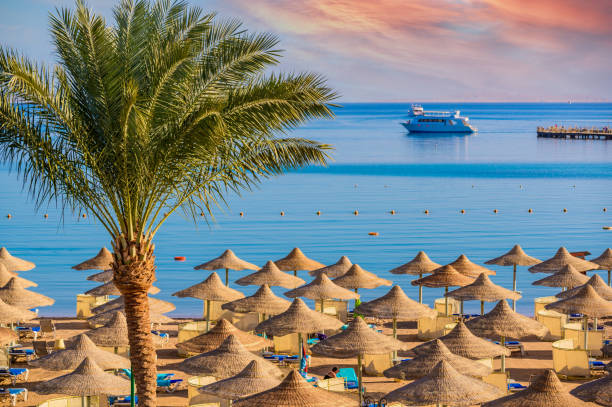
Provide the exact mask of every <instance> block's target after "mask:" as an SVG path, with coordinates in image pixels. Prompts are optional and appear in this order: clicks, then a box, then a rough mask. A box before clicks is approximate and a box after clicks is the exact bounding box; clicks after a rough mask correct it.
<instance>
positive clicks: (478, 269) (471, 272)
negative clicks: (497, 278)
mask: <svg viewBox="0 0 612 407" xmlns="http://www.w3.org/2000/svg"><path fill="white" fill-rule="evenodd" d="M449 265H450V266H452V267H453V268H454V269H455V270H457V271H458V272H459V273H461V274H463V275H466V276H468V277H472V278H476V277H478V276H479V275H481V274H482V273H485V274H487V275H490V276H494V275H495V271H493V270H491V269H488V268H486V267H483V266H480V265H478V264H476V263H474V262H473V261H471V260H470V259H468V258H467V256H466V255H465V254H462V255H460V256H459V257H457V259H456V260H455V261H453V262H452V263H449Z"/></svg>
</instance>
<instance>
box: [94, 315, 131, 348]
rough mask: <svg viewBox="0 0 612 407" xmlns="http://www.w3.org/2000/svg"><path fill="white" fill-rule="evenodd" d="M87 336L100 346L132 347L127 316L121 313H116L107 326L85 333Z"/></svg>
mask: <svg viewBox="0 0 612 407" xmlns="http://www.w3.org/2000/svg"><path fill="white" fill-rule="evenodd" d="M85 335H87V336H88V337H89V339H91V341H92V342H93V343H95V344H96V345H98V346H108V347H121V346H129V345H130V342H129V341H128V326H127V321H126V320H125V315H124V314H123V313H122V312H119V311H115V313H114V315H113V317H112V318H111V320H110V321H109V322H108V323H107V324H106V325H104V326H101V327H99V328H95V329H92V330H91V331H88V332H85Z"/></svg>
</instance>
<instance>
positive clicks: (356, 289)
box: [353, 288, 359, 310]
mask: <svg viewBox="0 0 612 407" xmlns="http://www.w3.org/2000/svg"><path fill="white" fill-rule="evenodd" d="M358 290H359V289H358V288H355V294H357V295H359V293H358V292H357V291H358ZM358 299H359V298H355V306H354V307H353V310H354V309H355V308H357V300H358Z"/></svg>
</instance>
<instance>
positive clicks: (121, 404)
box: [108, 396, 138, 407]
mask: <svg viewBox="0 0 612 407" xmlns="http://www.w3.org/2000/svg"><path fill="white" fill-rule="evenodd" d="M131 400H132V398H131V397H130V396H125V397H116V396H111V397H109V398H108V404H109V405H110V406H111V407H127V406H131V404H130V402H131ZM134 405H135V406H137V405H138V396H134Z"/></svg>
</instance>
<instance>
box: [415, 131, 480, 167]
mask: <svg viewBox="0 0 612 407" xmlns="http://www.w3.org/2000/svg"><path fill="white" fill-rule="evenodd" d="M476 134H477V133H417V134H415V133H409V132H407V133H406V135H405V140H406V141H407V143H406V147H407V148H409V149H410V150H411V151H412V153H413V154H415V155H419V156H421V157H423V158H425V157H428V158H429V159H430V160H431V161H438V160H439V159H440V160H446V159H447V158H449V157H452V158H453V159H454V160H458V161H464V160H467V159H469V158H470V154H469V153H470V150H469V145H470V140H471V139H472V138H473V137H475V135H476ZM445 157H446V159H445Z"/></svg>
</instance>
